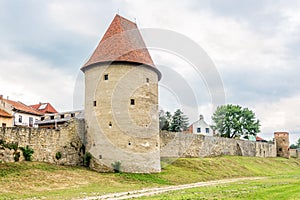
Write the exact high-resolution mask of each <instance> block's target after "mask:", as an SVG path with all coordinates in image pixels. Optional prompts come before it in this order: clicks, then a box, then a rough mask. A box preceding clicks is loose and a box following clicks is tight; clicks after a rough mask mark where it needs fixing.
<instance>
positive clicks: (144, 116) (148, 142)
mask: <svg viewBox="0 0 300 200" xmlns="http://www.w3.org/2000/svg"><path fill="white" fill-rule="evenodd" d="M81 70H82V71H83V72H84V74H85V120H86V136H87V138H86V140H87V144H86V151H88V152H90V153H91V154H92V156H93V158H92V160H91V163H90V167H91V168H93V169H95V170H98V171H111V170H113V169H114V168H115V170H119V168H120V170H121V171H124V172H131V173H151V172H160V170H161V167H160V147H159V119H158V81H159V80H160V78H161V74H160V72H159V71H158V69H157V68H156V67H155V65H154V63H153V61H152V58H151V56H150V54H149V52H148V50H147V48H146V46H145V43H144V41H143V38H142V36H141V34H140V32H139V30H138V28H137V25H136V24H135V23H133V22H131V21H129V20H127V19H125V18H123V17H121V16H119V15H116V16H115V18H114V19H113V21H112V23H111V24H110V26H109V28H108V29H107V31H106V33H105V34H104V36H103V38H102V39H101V41H100V43H99V44H98V46H97V47H96V49H95V51H94V53H93V54H92V56H91V57H90V59H89V60H88V61H87V63H86V64H85V65H84V66H83V67H82V68H81ZM116 168H117V169H116Z"/></svg>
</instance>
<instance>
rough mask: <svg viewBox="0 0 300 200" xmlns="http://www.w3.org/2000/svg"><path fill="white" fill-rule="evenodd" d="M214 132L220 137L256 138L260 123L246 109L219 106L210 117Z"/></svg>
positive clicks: (237, 106) (229, 105)
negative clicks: (251, 136)
mask: <svg viewBox="0 0 300 200" xmlns="http://www.w3.org/2000/svg"><path fill="white" fill-rule="evenodd" d="M212 120H213V122H214V123H215V125H214V126H215V127H216V130H217V132H218V134H219V135H220V136H221V137H227V138H235V137H240V136H250V135H253V136H256V134H257V133H258V132H259V127H260V123H259V120H257V119H255V114H254V113H253V112H252V111H251V110H249V109H248V108H242V107H241V106H239V105H231V104H228V105H223V106H219V107H218V108H217V110H216V111H215V113H214V114H213V116H212Z"/></svg>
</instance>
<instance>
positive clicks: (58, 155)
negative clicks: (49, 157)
mask: <svg viewBox="0 0 300 200" xmlns="http://www.w3.org/2000/svg"><path fill="white" fill-rule="evenodd" d="M55 158H56V159H57V160H59V159H61V153H60V152H57V153H56V154H55Z"/></svg>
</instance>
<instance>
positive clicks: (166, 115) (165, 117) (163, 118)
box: [159, 110, 172, 131]
mask: <svg viewBox="0 0 300 200" xmlns="http://www.w3.org/2000/svg"><path fill="white" fill-rule="evenodd" d="M171 121H172V115H171V113H170V112H169V111H167V112H165V111H163V110H160V111H159V129H160V130H165V131H169V130H170V127H171Z"/></svg>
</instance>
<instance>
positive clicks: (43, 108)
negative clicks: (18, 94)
mask: <svg viewBox="0 0 300 200" xmlns="http://www.w3.org/2000/svg"><path fill="white" fill-rule="evenodd" d="M30 107H32V108H34V109H35V110H37V111H39V112H42V113H44V114H54V113H58V112H57V111H56V109H55V108H54V107H53V106H52V105H51V104H50V103H39V104H35V105H31V106H30Z"/></svg>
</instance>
